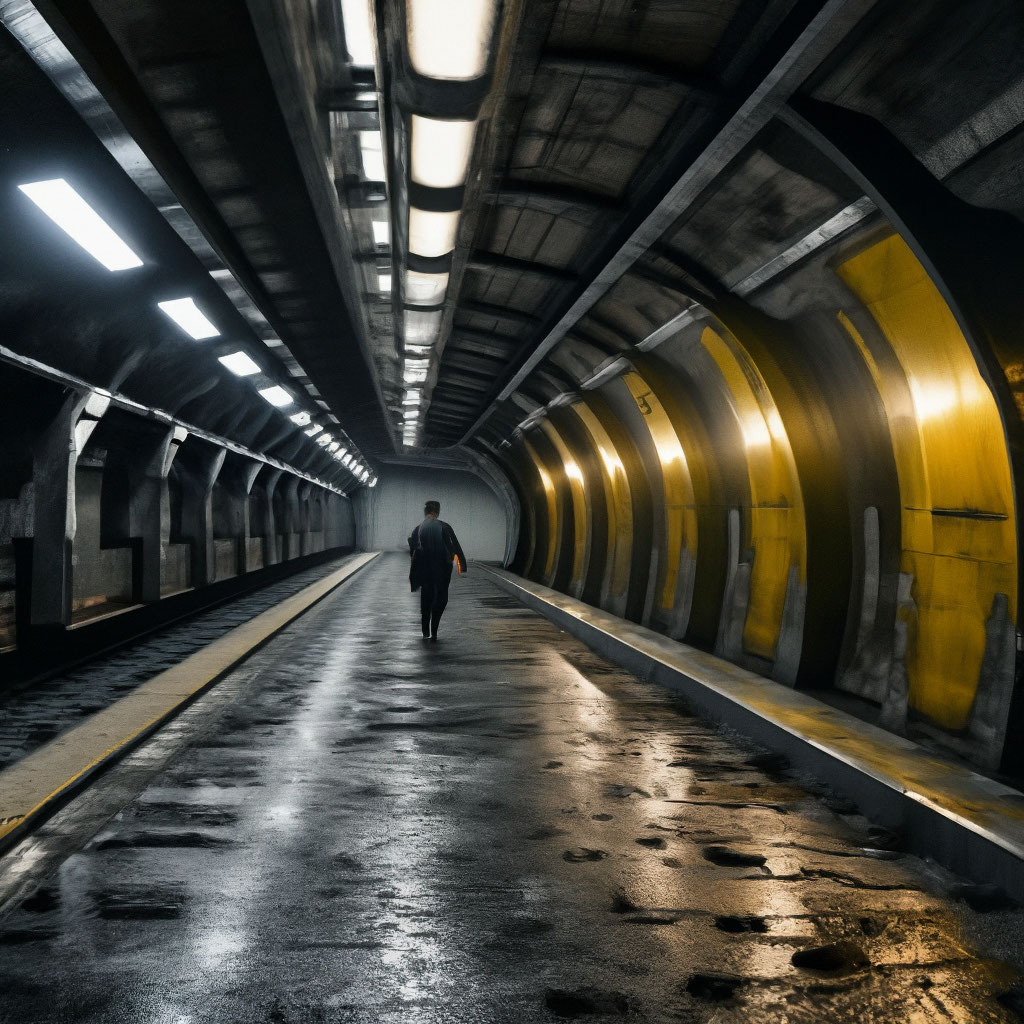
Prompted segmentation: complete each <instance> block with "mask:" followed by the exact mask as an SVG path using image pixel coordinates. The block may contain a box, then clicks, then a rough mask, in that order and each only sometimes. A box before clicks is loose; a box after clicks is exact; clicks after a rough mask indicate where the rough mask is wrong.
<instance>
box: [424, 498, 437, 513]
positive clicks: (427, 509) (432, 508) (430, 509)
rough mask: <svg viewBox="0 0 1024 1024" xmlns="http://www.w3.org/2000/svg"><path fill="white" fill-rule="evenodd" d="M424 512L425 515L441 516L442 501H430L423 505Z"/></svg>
mask: <svg viewBox="0 0 1024 1024" xmlns="http://www.w3.org/2000/svg"><path fill="white" fill-rule="evenodd" d="M423 514H424V515H425V516H439V515H440V514H441V502H439V501H428V502H427V503H426V504H425V505H424V506H423Z"/></svg>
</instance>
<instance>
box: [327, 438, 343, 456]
mask: <svg viewBox="0 0 1024 1024" xmlns="http://www.w3.org/2000/svg"><path fill="white" fill-rule="evenodd" d="M340 447H341V445H340V444H339V443H338V442H337V441H332V442H331V443H330V444H329V445H328V446H327V450H328V451H329V452H331V453H333V452H336V451H337V450H338V449H339V448H340Z"/></svg>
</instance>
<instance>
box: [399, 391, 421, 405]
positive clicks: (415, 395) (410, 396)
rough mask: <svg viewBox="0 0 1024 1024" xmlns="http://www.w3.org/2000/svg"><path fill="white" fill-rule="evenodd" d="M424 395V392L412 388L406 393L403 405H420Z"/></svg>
mask: <svg viewBox="0 0 1024 1024" xmlns="http://www.w3.org/2000/svg"><path fill="white" fill-rule="evenodd" d="M422 397H423V392H422V391H419V390H417V389H415V388H410V389H409V390H408V391H406V393H405V398H403V399H402V405H419V403H420V399H421V398H422Z"/></svg>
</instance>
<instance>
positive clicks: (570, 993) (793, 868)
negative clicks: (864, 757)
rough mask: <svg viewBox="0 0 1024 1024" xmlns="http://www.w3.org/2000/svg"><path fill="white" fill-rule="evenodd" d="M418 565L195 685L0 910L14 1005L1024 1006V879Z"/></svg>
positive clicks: (339, 600) (785, 1010)
mask: <svg viewBox="0 0 1024 1024" xmlns="http://www.w3.org/2000/svg"><path fill="white" fill-rule="evenodd" d="M405 571H406V562H405V559H404V558H402V557H399V556H387V557H384V558H381V559H379V560H377V561H376V562H374V563H373V564H372V565H371V566H369V567H368V568H367V569H365V570H364V571H363V572H362V573H360V574H359V575H358V576H357V577H355V579H354V580H352V581H351V582H350V583H349V584H347V585H345V586H344V587H342V588H341V589H340V590H339V591H337V592H336V593H335V594H333V595H332V596H331V597H329V598H327V599H326V600H325V601H323V602H322V603H321V604H319V605H318V606H316V607H315V608H314V609H313V610H312V611H311V612H310V613H308V614H307V615H305V616H304V617H303V618H301V619H300V620H298V622H296V623H294V624H293V625H292V626H290V627H289V628H288V629H287V630H285V631H284V632H283V633H282V634H281V635H280V636H279V637H278V638H276V639H275V640H274V641H273V642H271V643H270V644H269V645H267V646H266V647H265V648H263V649H262V650H261V651H259V652H258V653H256V654H255V655H254V656H253V657H252V658H251V659H250V660H249V661H248V662H247V663H245V665H244V666H243V667H242V668H241V669H239V670H238V672H237V673H236V674H234V675H235V676H236V677H237V678H234V679H233V678H232V677H229V678H228V679H227V680H226V681H225V683H224V684H221V685H222V686H224V687H226V689H225V691H224V692H225V693H232V697H231V699H230V700H229V701H225V700H224V699H221V700H220V701H219V702H213V703H211V704H210V706H209V707H206V708H205V709H204V705H203V703H202V701H201V702H200V703H199V704H197V705H196V706H195V707H194V708H193V709H191V711H190V712H187V713H186V714H187V715H189V716H190V717H189V718H188V720H187V724H185V725H182V726H181V728H182V729H185V728H187V730H189V735H188V736H187V737H186V739H187V741H188V744H189V745H187V746H184V747H183V749H181V750H180V751H179V752H178V753H176V754H175V755H174V756H173V757H170V758H169V759H168V760H166V761H165V762H163V763H160V762H159V761H158V759H156V758H152V759H151V761H152V767H151V768H150V769H148V770H149V772H150V774H149V775H148V776H147V778H146V780H145V782H144V784H142V785H140V787H139V788H140V789H141V792H139V794H138V795H137V796H136V797H135V798H134V799H133V800H131V802H130V803H128V804H127V806H124V807H123V809H121V810H120V811H119V812H118V813H117V814H116V816H115V817H113V818H112V819H110V820H109V821H107V822H106V823H105V824H104V825H103V827H102V828H101V829H100V831H99V832H98V833H96V834H95V835H94V836H93V837H92V838H91V839H90V840H89V841H88V842H87V843H86V845H85V846H84V848H82V849H78V850H69V851H68V852H69V854H70V855H69V856H67V858H66V859H65V860H63V863H61V865H60V866H59V868H58V869H57V871H56V873H55V874H53V876H52V877H50V878H49V879H48V880H46V881H45V882H44V883H43V885H42V887H41V888H39V889H38V890H37V891H36V892H34V893H33V894H32V895H29V896H28V897H27V898H25V899H22V900H21V901H20V903H19V905H18V906H17V907H16V908H15V909H14V910H13V912H12V913H10V914H9V915H8V916H7V917H6V918H5V919H4V920H3V921H0V1020H4V1021H12V1022H13V1021H19V1022H36V1021H76V1022H77V1021H88V1022H101V1021H102V1022H114V1021H125V1022H127V1021H132V1022H161V1024H163V1022H166V1024H191V1022H206V1021H211V1022H213V1021H217V1022H221V1021H224V1022H233V1021H239V1022H242V1021H245V1022H263V1021H267V1022H296V1024H297V1022H328V1021H338V1022H367V1024H369V1022H388V1024H398V1022H403V1024H404V1022H414V1024H415V1022H432V1024H433V1022H436V1024H442V1022H443V1024H461V1022H531V1021H553V1020H559V1019H571V1018H578V1019H583V1020H595V1021H597V1020H614V1019H632V1020H637V1021H693V1022H697V1021H700V1022H715V1024H725V1022H741V1021H742V1022H753V1024H756V1022H762V1021H763V1022H769V1021H770V1022H792V1024H799V1022H809V1021H830V1022H835V1021H860V1022H890V1021H891V1022H900V1024H903V1022H912V1024H917V1022H922V1024H923V1022H930V1021H956V1022H963V1024H968V1022H970V1024H978V1022H997V1021H1012V1020H1016V1019H1018V1018H1017V1017H1016V1016H1015V1014H1014V1012H1013V1007H1014V1005H1016V1006H1018V1007H1020V1006H1022V1005H1024V999H1022V996H1021V990H1020V989H1019V988H1016V987H1015V984H1016V976H1015V972H1014V970H1013V969H1012V968H1011V967H1010V966H1008V965H1007V964H1006V963H1004V962H1002V961H1003V960H1014V961H1015V960H1017V959H1018V957H1019V952H1018V948H1017V947H1018V946H1019V944H1020V940H1021V934H1022V928H1021V924H1022V915H1021V912H1020V910H1019V909H1017V908H1013V907H1008V906H1005V905H1004V902H1003V901H1002V900H1001V899H999V897H998V894H993V893H991V892H988V891H986V890H985V889H984V887H977V886H973V887H972V886H966V887H963V888H960V889H957V888H955V887H954V886H955V882H954V880H951V879H950V878H949V877H948V876H944V875H942V874H941V873H940V872H938V870H937V869H933V868H931V867H930V866H928V865H927V864H925V863H924V862H922V861H920V860H918V859H917V858H914V857H911V856H909V855H904V854H902V853H901V852H900V850H899V837H898V836H896V835H893V834H890V833H887V832H885V831H882V830H878V829H872V828H871V827H870V826H869V824H868V823H867V822H866V821H865V819H863V818H862V817H859V816H858V815H856V814H855V813H853V808H852V807H850V806H847V805H846V804H845V803H844V801H843V799H842V797H841V795H833V796H831V797H825V798H822V797H821V796H816V795H813V794H812V793H811V792H810V791H809V790H808V789H806V788H804V787H802V786H801V785H798V784H797V783H796V782H794V781H793V780H792V779H790V778H788V777H787V776H785V775H783V774H780V773H781V770H782V768H783V767H784V766H783V765H781V764H779V763H778V762H777V760H776V759H775V758H773V757H772V756H771V755H770V754H768V755H766V754H765V753H764V752H758V751H757V749H756V748H754V747H750V746H747V745H745V744H744V743H743V742H742V741H741V740H739V739H738V738H737V737H735V736H733V735H730V734H728V733H726V732H723V731H720V730H716V729H714V728H713V727H711V726H709V725H707V724H704V723H702V722H701V721H700V720H698V719H696V718H693V717H691V716H689V715H688V714H687V711H686V708H685V707H684V706H683V705H681V704H680V703H679V702H678V701H677V700H676V699H675V698H674V697H672V696H671V695H670V694H668V693H666V692H664V691H662V690H659V689H657V688H655V687H652V686H649V685H647V684H644V683H642V682H639V681H637V680H635V679H634V678H633V677H631V676H629V675H628V674H626V673H624V672H622V671H620V670H619V669H617V668H615V667H614V666H612V665H610V664H609V663H608V662H606V661H604V660H603V659H601V658H599V657H598V656H596V655H595V654H593V653H592V652H590V651H589V650H588V649H587V648H586V647H584V646H583V645H582V644H580V643H579V642H578V641H576V640H575V639H573V638H571V637H569V636H568V635H566V634H564V633H561V632H560V631H559V630H558V629H557V627H555V626H553V625H552V624H551V623H549V622H548V621H546V620H545V619H543V618H542V617H540V616H538V615H537V614H535V613H533V612H531V611H529V610H527V609H525V608H523V607H522V606H520V605H518V604H517V603H516V602H514V601H513V600H512V599H511V598H510V597H508V596H506V595H505V594H504V593H503V592H502V591H500V590H499V589H497V588H496V587H495V586H494V585H493V584H491V583H489V582H487V581H486V580H484V579H483V578H481V576H480V575H479V574H477V575H472V574H471V575H469V576H468V577H465V578H462V579H458V580H456V581H455V582H454V583H453V586H452V602H451V605H450V609H449V612H448V614H447V615H446V616H445V619H444V621H443V622H442V630H441V640H440V642H439V643H437V644H430V643H427V642H424V641H423V640H422V639H421V638H420V636H419V629H418V615H417V609H416V603H417V598H416V596H415V595H411V594H410V593H409V592H408V587H407V584H406V583H405ZM232 687H234V690H232V689H231V688H232ZM213 692H214V693H216V691H213ZM203 700H204V701H205V700H212V695H211V698H203ZM204 716H205V717H204ZM151 742H153V743H159V742H160V739H159V736H158V737H157V739H156V740H154V741H151ZM119 770H121V769H115V770H114V772H112V773H110V776H108V779H107V781H106V782H103V781H102V780H101V783H100V784H98V785H103V784H106V785H112V783H111V782H110V781H109V780H110V778H112V777H113V776H116V773H117V771H119ZM122 803H123V800H122ZM113 809H116V808H112V810H113ZM28 860H31V858H28ZM24 861H25V858H23V862H24ZM22 866H23V867H24V863H23V865H22ZM0 874H2V870H0ZM950 892H952V893H953V894H954V895H955V896H959V897H961V899H959V900H957V899H954V898H952V897H951V896H950V895H949V893H950ZM964 899H966V900H968V901H969V902H964ZM970 904H974V905H975V907H976V909H972V907H971V905H970Z"/></svg>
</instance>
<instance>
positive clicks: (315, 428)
mask: <svg viewBox="0 0 1024 1024" xmlns="http://www.w3.org/2000/svg"><path fill="white" fill-rule="evenodd" d="M292 419H295V417H294V416H293V417H292ZM323 429H324V428H323V427H321V426H320V424H319V423H314V424H313V426H311V427H310V428H309V430H307V431H306V437H316V435H317V434H319V433H320V431H321V430H323Z"/></svg>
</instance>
